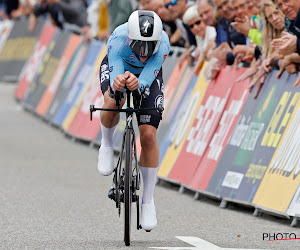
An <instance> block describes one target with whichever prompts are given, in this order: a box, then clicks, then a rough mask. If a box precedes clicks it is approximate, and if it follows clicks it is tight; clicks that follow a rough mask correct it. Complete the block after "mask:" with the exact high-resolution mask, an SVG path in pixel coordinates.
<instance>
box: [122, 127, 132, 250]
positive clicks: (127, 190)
mask: <svg viewBox="0 0 300 250" xmlns="http://www.w3.org/2000/svg"><path fill="white" fill-rule="evenodd" d="M131 184H132V133H131V131H130V130H127V132H126V135H125V176H124V241H125V245H126V246H130V233H131V205H132V194H131Z"/></svg>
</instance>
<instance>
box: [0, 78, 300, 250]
mask: <svg viewBox="0 0 300 250" xmlns="http://www.w3.org/2000/svg"><path fill="white" fill-rule="evenodd" d="M15 88H16V84H7V83H0V117H1V118H0V119H1V120H0V121H1V122H0V249H39V250H40V249H76V250H77V249H148V248H150V247H161V249H163V247H164V249H205V250H206V249H207V250H212V249H221V248H222V249H223V248H238V249H244V248H247V249H284V250H287V249H291V250H294V249H300V240H284V241H267V240H266V239H265V240H263V234H264V233H265V234H268V233H269V234H271V235H273V234H278V233H289V234H290V233H294V234H296V235H297V237H298V238H300V228H299V226H298V227H296V228H293V227H290V222H291V221H290V220H286V219H278V218H275V217H272V216H270V215H266V214H264V215H263V216H262V217H255V216H253V215H252V214H253V209H250V208H245V207H241V206H236V205H233V204H231V205H229V207H228V208H226V209H222V208H220V207H219V202H218V201H214V200H211V199H209V198H203V199H201V200H194V199H193V196H194V194H193V193H192V192H185V193H184V194H180V193H178V187H177V186H174V185H172V184H169V183H166V182H162V183H160V184H159V185H157V187H156V192H155V201H156V207H157V214H158V223H159V224H158V227H157V228H156V229H155V230H153V231H152V232H150V233H146V232H145V231H143V230H139V231H137V230H136V229H135V228H134V227H135V226H136V223H135V222H134V223H133V226H134V227H133V229H132V231H133V232H132V245H131V246H130V247H125V246H124V242H123V218H122V216H121V218H119V217H118V215H117V210H116V209H115V207H114V203H113V202H112V201H111V200H109V199H108V198H107V192H108V189H109V187H110V186H111V181H112V180H111V177H103V176H101V175H100V174H98V172H97V169H96V165H97V155H98V151H97V149H96V148H89V147H88V145H86V144H83V143H80V142H75V143H74V142H72V140H71V139H70V138H68V137H66V136H64V134H63V133H62V132H61V131H59V130H58V129H55V128H53V127H51V126H49V125H48V124H47V123H45V122H44V121H42V120H41V119H39V118H38V117H35V116H34V115H33V114H31V113H29V112H27V111H24V110H23V109H22V108H21V106H20V105H19V104H18V103H17V102H16V101H15V100H14V97H13V96H14V91H15ZM134 212H135V210H134ZM133 214H134V213H133ZM134 218H135V217H134ZM177 236H185V237H186V238H176V237H177ZM192 237H194V238H192ZM202 240H203V241H202ZM184 241H186V242H184ZM187 242H189V243H191V244H188V243H187ZM212 244H214V245H215V246H213V245H212ZM196 245H197V246H198V247H196ZM216 246H218V247H219V248H218V247H216ZM168 247H170V248H168ZM180 247H181V248H180Z"/></svg>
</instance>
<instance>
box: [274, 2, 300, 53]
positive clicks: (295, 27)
mask: <svg viewBox="0 0 300 250" xmlns="http://www.w3.org/2000/svg"><path fill="white" fill-rule="evenodd" d="M274 1H275V3H276V4H277V5H278V7H279V8H280V10H281V11H282V12H283V14H284V15H286V20H285V21H286V22H285V24H286V27H285V28H286V29H287V31H288V32H290V33H291V34H293V35H294V36H291V35H288V34H287V33H285V34H284V36H283V37H282V38H281V39H278V40H277V39H276V40H275V41H274V42H273V44H272V45H273V47H274V48H276V50H277V51H278V52H279V53H280V54H282V55H288V54H290V53H293V52H297V53H298V54H300V1H299V0H289V1H288V2H287V1H283V0H274Z"/></svg>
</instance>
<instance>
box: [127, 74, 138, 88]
mask: <svg viewBox="0 0 300 250" xmlns="http://www.w3.org/2000/svg"><path fill="white" fill-rule="evenodd" d="M124 77H125V79H126V87H127V89H129V90H131V91H133V90H136V89H138V87H139V80H138V79H137V77H136V76H135V75H134V74H132V73H130V72H129V71H126V72H125V74H124Z"/></svg>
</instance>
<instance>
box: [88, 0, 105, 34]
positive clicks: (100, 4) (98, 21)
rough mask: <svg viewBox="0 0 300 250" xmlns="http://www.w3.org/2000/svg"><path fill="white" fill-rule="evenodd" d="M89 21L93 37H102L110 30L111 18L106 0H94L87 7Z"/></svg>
mask: <svg viewBox="0 0 300 250" xmlns="http://www.w3.org/2000/svg"><path fill="white" fill-rule="evenodd" d="M87 13H88V17H87V18H88V23H89V24H90V25H91V34H92V36H93V37H101V35H102V34H104V33H105V32H107V31H108V26H109V23H108V22H109V20H108V10H107V6H106V2H105V0H93V1H92V2H91V3H90V5H89V6H88V8H87Z"/></svg>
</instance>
